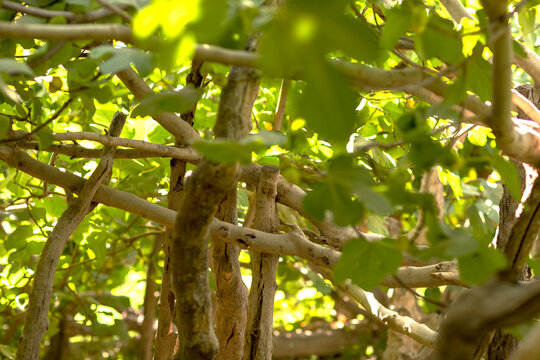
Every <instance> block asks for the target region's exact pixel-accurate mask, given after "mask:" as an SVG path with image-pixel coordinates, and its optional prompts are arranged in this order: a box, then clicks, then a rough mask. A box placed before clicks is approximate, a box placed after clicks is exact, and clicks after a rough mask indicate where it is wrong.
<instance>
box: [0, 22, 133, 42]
mask: <svg viewBox="0 0 540 360" xmlns="http://www.w3.org/2000/svg"><path fill="white" fill-rule="evenodd" d="M0 36H3V37H9V38H16V39H41V40H66V41H75V40H110V39H114V40H120V41H123V42H125V43H133V42H134V40H135V39H134V38H133V35H132V32H131V29H130V28H129V27H127V26H125V25H121V24H66V25H60V24H22V23H11V22H7V21H0Z"/></svg>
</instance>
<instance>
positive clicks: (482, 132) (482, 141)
mask: <svg viewBox="0 0 540 360" xmlns="http://www.w3.org/2000/svg"><path fill="white" fill-rule="evenodd" d="M489 133H490V130H489V129H488V128H485V127H475V128H473V129H471V130H470V131H469V133H468V134H467V139H468V140H469V141H470V142H471V144H473V145H476V146H484V145H486V143H487V135H488V134H489Z"/></svg>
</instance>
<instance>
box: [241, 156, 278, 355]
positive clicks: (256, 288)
mask: <svg viewBox="0 0 540 360" xmlns="http://www.w3.org/2000/svg"><path fill="white" fill-rule="evenodd" d="M278 176H279V168H278V167H276V166H269V165H267V166H263V168H262V171H261V177H260V179H259V185H258V186H257V194H256V195H254V196H255V199H256V200H255V217H254V219H253V228H254V229H257V230H261V231H265V232H268V233H271V234H276V233H279V219H278V214H277V207H276V195H277V180H278ZM278 261H279V255H277V254H270V253H265V252H260V251H251V271H252V282H251V288H250V290H249V298H248V316H247V325H246V340H245V345H244V360H251V359H254V360H263V359H271V358H272V332H273V324H274V323H273V320H274V317H273V314H274V297H275V293H276V290H277V282H276V272H277V265H278Z"/></svg>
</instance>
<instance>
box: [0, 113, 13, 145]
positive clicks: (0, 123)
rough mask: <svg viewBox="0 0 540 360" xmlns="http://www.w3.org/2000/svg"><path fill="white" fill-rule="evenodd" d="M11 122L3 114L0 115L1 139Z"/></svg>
mask: <svg viewBox="0 0 540 360" xmlns="http://www.w3.org/2000/svg"><path fill="white" fill-rule="evenodd" d="M10 126H11V122H10V121H9V118H8V117H7V116H4V115H0V140H2V139H3V138H4V137H5V136H6V135H7V133H8V131H9V128H10Z"/></svg>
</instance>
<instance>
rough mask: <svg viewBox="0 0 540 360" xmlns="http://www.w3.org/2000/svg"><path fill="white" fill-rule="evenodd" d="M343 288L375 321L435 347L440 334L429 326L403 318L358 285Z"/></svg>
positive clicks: (349, 284)
mask: <svg viewBox="0 0 540 360" xmlns="http://www.w3.org/2000/svg"><path fill="white" fill-rule="evenodd" d="M343 288H344V289H345V290H346V291H347V292H348V293H349V294H350V295H351V296H352V297H353V298H354V299H355V300H356V301H357V302H358V303H359V304H360V305H362V307H363V308H364V309H366V310H367V311H368V312H369V313H371V315H372V316H373V317H374V318H375V319H377V320H379V321H381V322H382V323H384V324H385V325H386V326H388V327H389V328H390V329H392V330H394V331H396V332H399V333H401V334H405V335H407V336H409V337H411V338H413V339H414V340H416V341H418V342H419V343H421V344H423V345H426V346H429V347H433V346H435V342H436V341H437V336H438V334H437V332H435V331H433V330H431V329H430V328H429V327H428V326H427V325H424V324H420V323H418V322H416V321H415V320H414V319H412V318H410V317H408V316H401V315H399V314H398V313H397V312H395V311H393V310H390V309H388V308H386V307H384V306H383V305H381V304H380V303H379V302H378V301H377V300H376V299H375V297H374V296H373V295H372V294H370V293H366V292H365V291H364V290H362V289H360V288H359V287H358V286H356V285H353V284H351V283H346V284H344V285H343Z"/></svg>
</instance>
